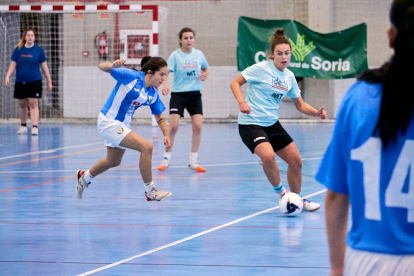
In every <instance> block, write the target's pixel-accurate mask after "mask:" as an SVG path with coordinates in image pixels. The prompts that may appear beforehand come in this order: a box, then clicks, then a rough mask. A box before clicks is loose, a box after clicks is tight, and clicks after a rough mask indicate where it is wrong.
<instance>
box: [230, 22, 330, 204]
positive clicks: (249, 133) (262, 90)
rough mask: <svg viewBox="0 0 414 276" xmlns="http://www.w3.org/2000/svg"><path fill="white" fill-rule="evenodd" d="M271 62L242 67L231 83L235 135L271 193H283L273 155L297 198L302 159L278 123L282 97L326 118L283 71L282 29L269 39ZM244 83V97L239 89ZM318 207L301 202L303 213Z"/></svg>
mask: <svg viewBox="0 0 414 276" xmlns="http://www.w3.org/2000/svg"><path fill="white" fill-rule="evenodd" d="M270 41H271V49H270V52H271V59H269V60H267V61H263V62H260V63H258V64H255V65H252V66H250V67H248V68H246V69H245V70H244V71H243V72H242V73H241V74H240V75H238V76H237V77H236V78H235V79H234V80H233V81H232V83H231V85H230V87H231V90H232V91H233V94H234V97H235V98H236V100H237V101H238V102H239V108H240V113H239V119H238V122H239V133H240V136H241V138H242V140H243V143H244V144H245V145H246V146H247V147H248V148H249V149H250V151H251V152H252V153H255V154H257V155H258V156H259V157H260V160H261V161H262V162H263V170H264V172H265V174H266V176H267V179H268V180H269V182H270V184H272V186H273V188H274V190H275V192H276V193H277V194H279V195H280V196H281V197H282V196H283V195H284V194H285V193H286V192H287V190H286V189H285V188H284V187H283V185H282V183H281V181H280V171H279V166H278V164H277V162H276V159H275V153H276V154H277V155H278V156H279V157H280V158H282V159H283V160H284V161H285V162H286V163H287V164H288V165H289V167H288V172H287V178H288V184H289V187H290V190H291V191H292V192H294V193H297V194H299V195H300V192H301V188H302V160H301V159H300V156H299V150H298V148H297V147H296V145H295V143H294V142H293V140H292V138H291V137H290V136H289V134H288V133H287V132H286V131H285V129H284V128H283V127H282V125H281V124H280V122H279V116H278V114H277V111H278V109H279V104H280V102H281V100H282V98H283V97H285V96H286V95H287V96H288V97H290V98H291V99H292V101H293V103H294V104H295V107H296V109H297V110H299V111H300V112H302V113H304V114H306V115H310V116H315V117H319V118H321V119H325V118H326V111H325V110H324V108H323V107H322V108H320V109H318V110H316V109H314V108H313V107H311V106H310V105H309V104H307V103H305V102H304V101H303V99H302V97H301V96H300V90H299V87H298V84H297V82H296V79H295V76H294V75H293V73H292V71H290V70H289V69H287V66H288V65H289V63H290V58H291V45H290V42H289V40H288V38H287V37H286V36H285V31H284V30H283V29H278V30H277V31H276V32H275V33H274V34H273V35H272V37H271V38H270ZM246 82H248V83H249V84H250V85H249V88H248V89H247V91H246V94H247V97H246V99H244V98H243V95H242V92H241V86H242V85H244V84H245V83H246ZM319 208H320V204H318V203H314V202H311V201H309V200H307V199H303V210H306V211H316V210H318V209H319Z"/></svg>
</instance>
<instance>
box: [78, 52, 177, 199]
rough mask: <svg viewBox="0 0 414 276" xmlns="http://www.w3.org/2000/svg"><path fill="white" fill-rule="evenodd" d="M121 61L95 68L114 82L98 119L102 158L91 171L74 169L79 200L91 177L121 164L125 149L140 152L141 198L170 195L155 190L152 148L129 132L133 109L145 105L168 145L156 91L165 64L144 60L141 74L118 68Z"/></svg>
mask: <svg viewBox="0 0 414 276" xmlns="http://www.w3.org/2000/svg"><path fill="white" fill-rule="evenodd" d="M124 63H125V60H116V61H115V62H114V63H110V62H103V63H101V64H99V69H101V70H102V71H104V72H107V73H110V74H111V76H112V77H113V78H114V79H115V80H117V81H118V83H117V84H116V86H115V88H114V89H113V90H112V93H111V95H110V96H109V98H108V100H107V101H106V103H105V105H104V106H103V108H102V109H101V112H100V113H99V117H98V130H99V132H100V133H101V135H102V137H103V138H104V139H105V145H106V146H107V155H106V157H104V158H102V159H101V160H99V161H98V162H97V163H96V164H95V165H94V166H93V167H92V168H91V169H89V170H87V171H86V172H85V171H82V170H78V171H77V173H76V178H77V180H78V181H77V186H76V192H77V194H78V198H82V194H83V191H84V189H85V188H87V187H88V186H89V185H90V184H91V181H92V179H93V178H94V177H96V176H97V175H99V174H101V173H103V172H104V171H106V170H108V169H110V168H112V167H116V166H118V165H119V164H120V163H121V160H122V157H123V156H124V153H125V149H126V148H129V149H133V150H137V151H139V152H140V153H141V157H140V160H139V170H140V171H141V175H142V179H143V181H144V187H145V196H146V198H147V200H148V201H151V200H157V201H161V200H163V199H166V198H168V197H170V196H171V192H167V191H162V190H160V189H158V188H156V187H155V185H154V182H153V181H152V172H151V167H152V165H151V164H152V163H151V162H152V145H151V144H150V142H148V141H147V140H145V139H144V138H142V137H141V136H139V135H138V134H136V133H134V132H132V131H131V129H130V124H131V121H132V116H133V115H134V112H135V110H136V109H137V108H139V107H141V106H144V105H148V106H149V107H150V108H151V112H152V114H154V116H155V118H156V120H157V122H158V125H159V127H160V129H161V131H162V132H163V133H164V145H165V147H166V148H169V146H170V138H169V137H168V131H167V124H166V123H165V121H164V119H163V116H162V114H161V113H162V112H163V111H164V110H165V106H164V104H163V103H162V102H161V100H160V97H159V95H158V92H157V89H156V88H155V87H154V86H160V85H161V83H162V82H163V81H164V78H165V76H166V75H167V74H168V69H167V62H166V61H165V60H164V59H162V58H160V57H144V58H143V59H142V62H141V67H142V72H141V71H135V70H132V69H127V68H120V67H122V65H123V64H124Z"/></svg>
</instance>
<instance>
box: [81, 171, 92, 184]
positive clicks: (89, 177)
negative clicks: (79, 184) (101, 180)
mask: <svg viewBox="0 0 414 276" xmlns="http://www.w3.org/2000/svg"><path fill="white" fill-rule="evenodd" d="M83 179H84V180H85V182H86V183H91V182H92V180H93V176H92V175H91V173H90V172H89V170H87V171H86V172H85V173H84V174H83Z"/></svg>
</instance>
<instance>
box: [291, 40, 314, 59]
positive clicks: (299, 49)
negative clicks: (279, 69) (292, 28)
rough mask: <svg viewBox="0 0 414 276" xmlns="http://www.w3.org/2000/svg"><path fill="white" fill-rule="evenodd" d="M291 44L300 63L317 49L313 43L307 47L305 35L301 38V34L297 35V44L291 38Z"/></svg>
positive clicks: (293, 52) (293, 53)
mask: <svg viewBox="0 0 414 276" xmlns="http://www.w3.org/2000/svg"><path fill="white" fill-rule="evenodd" d="M289 42H290V44H291V45H292V55H293V56H294V57H295V59H296V61H298V62H302V61H303V60H304V59H305V57H306V56H307V55H309V54H310V53H311V52H312V51H313V50H315V49H316V46H315V45H313V42H310V43H309V44H308V45H305V35H302V36H301V35H300V34H297V38H296V44H295V43H294V42H293V41H292V40H291V39H290V38H289Z"/></svg>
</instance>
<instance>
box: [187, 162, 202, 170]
mask: <svg viewBox="0 0 414 276" xmlns="http://www.w3.org/2000/svg"><path fill="white" fill-rule="evenodd" d="M188 168H189V169H190V170H195V171H196V172H205V171H206V169H204V168H203V167H201V166H199V165H198V162H191V163H189V164H188Z"/></svg>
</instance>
